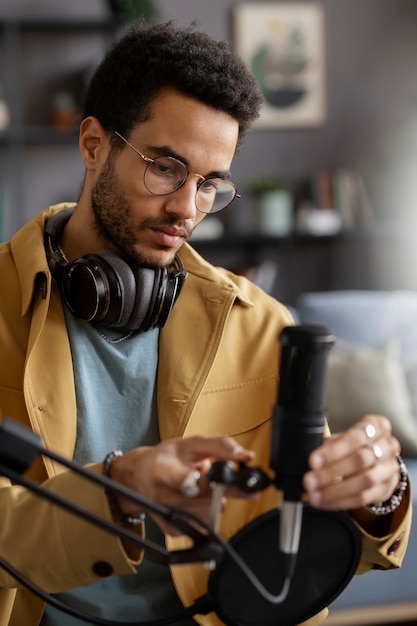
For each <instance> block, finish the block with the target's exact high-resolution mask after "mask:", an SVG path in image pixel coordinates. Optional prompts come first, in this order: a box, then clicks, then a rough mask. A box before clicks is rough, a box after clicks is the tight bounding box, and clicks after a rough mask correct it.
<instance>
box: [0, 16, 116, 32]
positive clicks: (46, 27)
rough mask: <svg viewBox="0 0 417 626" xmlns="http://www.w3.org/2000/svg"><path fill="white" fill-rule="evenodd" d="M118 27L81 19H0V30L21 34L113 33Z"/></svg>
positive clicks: (104, 21)
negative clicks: (47, 32) (12, 30)
mask: <svg viewBox="0 0 417 626" xmlns="http://www.w3.org/2000/svg"><path fill="white" fill-rule="evenodd" d="M118 26H119V22H117V21H115V20H111V19H108V20H93V19H85V20H84V19H83V20H73V19H65V20H57V19H48V18H41V19H36V18H16V19H14V18H2V19H0V29H2V30H6V29H16V30H19V31H23V32H30V31H32V32H39V31H50V32H53V33H54V32H57V31H60V32H64V31H72V30H75V31H78V32H83V31H85V32H88V31H97V32H105V31H109V32H113V31H115V30H116V29H117V27H118Z"/></svg>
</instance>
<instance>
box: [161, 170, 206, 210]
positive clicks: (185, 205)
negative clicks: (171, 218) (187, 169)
mask: <svg viewBox="0 0 417 626" xmlns="http://www.w3.org/2000/svg"><path fill="white" fill-rule="evenodd" d="M197 183H198V180H196V179H195V178H194V177H193V176H188V177H187V180H186V181H185V183H184V184H183V185H182V186H181V187H180V188H179V189H177V190H176V191H174V192H173V193H171V194H169V196H166V203H165V210H166V212H167V213H169V214H170V215H175V216H176V217H177V218H178V219H181V220H194V219H195V217H196V214H197V207H196V204H195V199H196V198H195V197H196V193H197Z"/></svg>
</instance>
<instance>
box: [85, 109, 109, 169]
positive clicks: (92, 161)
mask: <svg viewBox="0 0 417 626" xmlns="http://www.w3.org/2000/svg"><path fill="white" fill-rule="evenodd" d="M79 146H80V153H81V157H82V159H83V161H84V165H85V167H86V169H87V170H96V169H97V168H101V166H102V164H103V163H104V162H105V161H106V159H107V155H108V153H109V149H110V143H109V136H108V133H107V131H106V130H105V129H104V127H103V126H102V124H101V123H100V121H99V120H98V119H97V118H96V117H92V116H90V117H86V118H85V119H84V120H83V121H82V122H81V126H80V137H79Z"/></svg>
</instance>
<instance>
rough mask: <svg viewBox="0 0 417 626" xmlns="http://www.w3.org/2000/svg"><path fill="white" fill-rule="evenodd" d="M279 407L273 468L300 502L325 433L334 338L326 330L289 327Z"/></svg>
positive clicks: (280, 483) (284, 342) (292, 497)
mask: <svg viewBox="0 0 417 626" xmlns="http://www.w3.org/2000/svg"><path fill="white" fill-rule="evenodd" d="M280 342H281V345H282V350H281V363H280V376H279V394H278V403H277V405H276V406H275V407H274V412H273V420H272V442H271V463H270V464H271V468H272V469H273V470H275V480H274V482H275V485H276V486H277V487H278V488H279V489H281V490H283V491H284V497H285V498H286V499H288V500H299V499H300V497H301V495H302V491H303V490H302V486H301V479H302V476H303V475H304V474H305V472H306V471H307V469H308V466H307V459H308V456H309V454H310V452H312V451H313V450H314V449H315V448H316V447H317V446H319V445H320V443H321V441H322V438H323V433H324V423H325V419H324V407H323V398H324V391H325V384H326V368H327V356H328V352H329V349H330V348H331V346H332V345H333V344H334V342H335V339H334V336H333V335H332V334H331V333H330V332H329V331H328V329H327V328H326V327H324V326H318V325H317V326H316V325H305V326H288V327H286V328H284V330H283V331H282V333H281V335H280Z"/></svg>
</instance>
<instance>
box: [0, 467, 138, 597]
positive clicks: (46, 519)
mask: <svg viewBox="0 0 417 626" xmlns="http://www.w3.org/2000/svg"><path fill="white" fill-rule="evenodd" d="M0 485H1V488H0V509H1V510H2V511H3V514H2V523H1V527H0V554H1V556H2V557H3V558H4V559H5V560H6V561H8V562H9V563H10V564H11V565H12V566H13V567H14V568H16V569H17V570H18V571H19V572H21V573H22V574H23V575H24V576H26V577H27V578H29V580H31V581H33V582H34V583H36V584H37V585H38V586H39V587H41V588H42V589H44V590H45V591H47V592H48V593H56V592H59V591H63V590H68V589H71V588H74V587H78V586H80V585H88V584H90V583H94V582H96V581H98V580H100V579H101V578H102V577H104V576H109V575H112V574H130V573H135V569H134V564H137V562H138V561H139V560H140V556H141V551H140V549H138V550H136V551H135V557H137V558H135V559H133V558H132V559H131V558H129V556H128V555H127V554H126V552H125V550H124V548H123V546H122V542H121V541H120V539H119V538H118V537H116V536H115V535H113V534H111V533H109V532H107V531H105V530H103V529H100V528H98V527H97V526H96V525H94V524H92V523H90V522H88V521H86V520H83V519H81V518H80V517H79V516H77V515H75V514H73V513H71V512H68V511H65V510H64V509H63V508H62V507H59V506H56V505H55V504H53V503H49V502H48V501H47V500H45V499H44V498H41V497H39V496H37V495H34V494H32V493H30V492H29V491H28V490H27V489H25V488H23V487H19V486H10V483H8V481H7V480H6V479H4V478H3V479H1V482H0ZM43 486H44V487H45V488H46V489H49V490H51V491H52V492H55V493H58V494H60V495H61V496H64V497H65V498H68V499H70V500H72V501H73V502H75V503H77V504H78V505H79V506H81V507H84V508H86V509H88V510H90V511H93V512H94V513H96V514H97V515H100V516H102V517H104V518H106V519H108V520H111V512H110V510H109V505H108V502H107V498H106V495H105V493H104V490H103V489H102V488H101V487H100V486H97V485H95V484H93V483H91V482H90V481H88V480H86V479H85V478H83V477H81V476H78V475H75V474H74V473H72V472H70V471H65V472H63V473H61V474H58V475H57V476H55V477H54V478H51V479H49V480H47V481H46V482H45V483H43ZM137 532H139V533H141V534H142V532H143V528H141V527H139V530H138V531H137ZM19 586H20V585H19V584H17V583H16V580H15V579H14V578H13V577H12V576H11V575H9V574H7V573H6V572H5V571H4V570H3V569H2V568H0V587H9V588H11V587H19Z"/></svg>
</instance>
